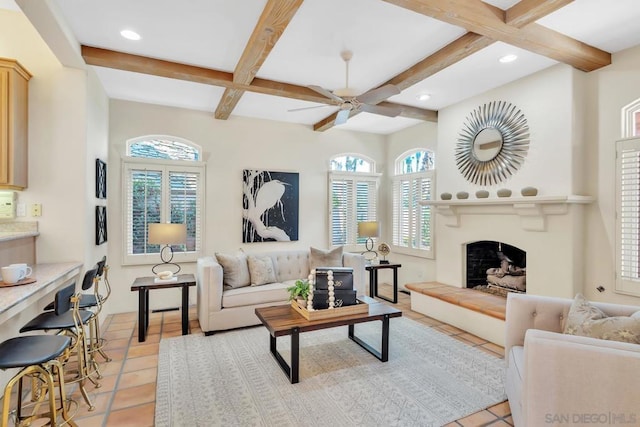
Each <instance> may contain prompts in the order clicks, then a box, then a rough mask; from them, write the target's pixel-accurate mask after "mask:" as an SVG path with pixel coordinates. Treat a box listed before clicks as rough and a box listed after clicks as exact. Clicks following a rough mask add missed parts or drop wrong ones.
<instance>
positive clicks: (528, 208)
mask: <svg viewBox="0 0 640 427" xmlns="http://www.w3.org/2000/svg"><path fill="white" fill-rule="evenodd" d="M594 200H595V199H594V198H593V197H590V196H577V195H571V196H531V197H517V198H516V197H514V198H512V197H504V198H497V199H473V200H468V199H467V200H423V201H421V202H420V204H421V205H423V206H434V207H435V211H436V212H437V213H439V214H440V215H441V216H443V217H444V219H445V221H446V222H445V224H446V225H448V226H449V227H459V226H460V216H462V215H518V216H520V220H521V221H520V225H521V226H522V229H524V230H527V231H545V230H546V217H547V216H548V215H566V214H567V213H568V212H569V206H570V205H586V204H589V203H592V202H593V201H594Z"/></svg>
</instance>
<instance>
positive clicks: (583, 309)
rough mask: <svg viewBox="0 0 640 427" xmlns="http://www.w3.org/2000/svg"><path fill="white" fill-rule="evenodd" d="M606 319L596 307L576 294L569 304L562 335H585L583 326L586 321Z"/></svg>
mask: <svg viewBox="0 0 640 427" xmlns="http://www.w3.org/2000/svg"><path fill="white" fill-rule="evenodd" d="M605 317H607V315H606V314H604V313H603V312H602V310H600V309H599V308H598V307H596V306H594V305H592V304H591V303H590V302H589V301H587V299H586V298H585V297H584V296H582V294H577V295H576V296H575V298H574V299H573V302H572V303H571V308H570V309H569V314H568V315H567V322H566V324H565V325H564V333H565V334H570V335H583V336H584V334H585V332H584V329H583V325H584V324H585V322H586V321H588V320H598V319H604V318H605Z"/></svg>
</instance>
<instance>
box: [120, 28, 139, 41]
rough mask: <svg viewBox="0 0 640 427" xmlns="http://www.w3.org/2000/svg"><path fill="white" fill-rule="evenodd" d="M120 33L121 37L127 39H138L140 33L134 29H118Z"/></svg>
mask: <svg viewBox="0 0 640 427" xmlns="http://www.w3.org/2000/svg"><path fill="white" fill-rule="evenodd" d="M120 35H121V36H122V37H124V38H125V39H129V40H140V39H141V37H140V34H138V33H136V32H135V31H132V30H122V31H120Z"/></svg>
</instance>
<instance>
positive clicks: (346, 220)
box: [329, 173, 378, 246]
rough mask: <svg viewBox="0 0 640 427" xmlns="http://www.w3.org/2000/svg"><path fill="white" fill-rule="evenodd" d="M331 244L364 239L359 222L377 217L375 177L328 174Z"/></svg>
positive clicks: (345, 243)
mask: <svg viewBox="0 0 640 427" xmlns="http://www.w3.org/2000/svg"><path fill="white" fill-rule="evenodd" d="M329 188H330V195H329V196H330V201H329V206H330V208H329V209H330V224H329V225H330V232H329V234H330V239H331V245H333V246H341V245H355V244H357V243H364V241H365V240H366V239H365V238H362V239H360V238H358V222H361V221H375V220H376V219H377V203H378V197H377V195H378V179H377V177H372V176H368V175H363V176H360V175H359V174H353V176H350V175H344V174H335V173H330V174H329Z"/></svg>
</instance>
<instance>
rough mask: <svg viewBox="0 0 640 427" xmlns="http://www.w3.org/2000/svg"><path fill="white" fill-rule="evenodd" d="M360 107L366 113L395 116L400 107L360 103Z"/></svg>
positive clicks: (398, 112) (399, 111)
mask: <svg viewBox="0 0 640 427" xmlns="http://www.w3.org/2000/svg"><path fill="white" fill-rule="evenodd" d="M360 109H361V110H362V111H365V112H367V113H373V114H380V115H381V116H387V117H396V116H398V115H399V114H400V113H401V112H402V109H401V108H400V107H386V106H380V105H369V104H361V105H360Z"/></svg>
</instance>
